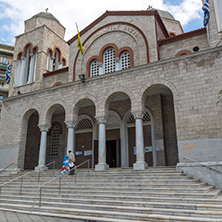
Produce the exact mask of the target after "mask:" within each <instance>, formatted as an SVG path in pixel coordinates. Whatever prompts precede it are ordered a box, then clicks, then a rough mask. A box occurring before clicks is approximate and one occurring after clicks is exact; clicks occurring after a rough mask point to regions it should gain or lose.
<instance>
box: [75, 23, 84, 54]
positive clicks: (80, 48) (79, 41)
mask: <svg viewBox="0 0 222 222" xmlns="http://www.w3.org/2000/svg"><path fill="white" fill-rule="evenodd" d="M76 28H77V33H78V42H77V47H78V48H79V50H80V52H81V54H83V47H82V43H81V39H80V34H79V29H78V26H77V23H76Z"/></svg>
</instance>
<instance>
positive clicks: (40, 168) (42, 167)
mask: <svg viewBox="0 0 222 222" xmlns="http://www.w3.org/2000/svg"><path fill="white" fill-rule="evenodd" d="M46 170H48V167H46V166H36V167H35V171H36V172H39V171H40V172H43V171H46Z"/></svg>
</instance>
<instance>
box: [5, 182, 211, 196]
mask: <svg viewBox="0 0 222 222" xmlns="http://www.w3.org/2000/svg"><path fill="white" fill-rule="evenodd" d="M38 187H39V186H38V185H33V186H26V185H23V186H22V191H23V192H32V191H36V190H37V189H38ZM61 187H63V188H64V187H65V189H66V191H65V192H66V193H73V192H75V193H77V192H83V193H86V192H93V193H101V192H103V193H104V192H107V193H113V192H115V193H121V192H122V193H127V194H134V193H136V194H137V193H140V194H144V195H145V194H147V193H156V192H159V193H165V192H167V193H171V194H172V193H189V192H192V193H208V192H210V191H212V190H213V189H214V186H205V187H200V188H192V187H191V188H190V187H188V188H185V187H182V188H180V187H179V188H174V187H170V188H169V187H163V186H162V187H157V186H153V187H127V186H122V187H116V186H114V185H113V186H101V187H100V186H78V185H75V186H74V185H73V186H70V184H69V186H68V185H66V184H65V185H64V184H62V185H61ZM43 189H44V191H45V192H57V190H58V184H57V185H54V186H52V185H47V186H46V187H44V188H43ZM2 191H3V192H4V191H11V192H16V191H17V192H19V191H20V186H16V187H3V188H2Z"/></svg>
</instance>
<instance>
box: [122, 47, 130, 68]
mask: <svg viewBox="0 0 222 222" xmlns="http://www.w3.org/2000/svg"><path fill="white" fill-rule="evenodd" d="M128 68H130V54H129V52H128V51H125V52H123V53H122V54H121V55H120V70H122V69H128Z"/></svg>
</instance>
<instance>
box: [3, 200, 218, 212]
mask: <svg viewBox="0 0 222 222" xmlns="http://www.w3.org/2000/svg"><path fill="white" fill-rule="evenodd" d="M34 201H35V205H37V206H38V204H39V198H37V199H34V198H24V199H23V198H19V197H18V199H15V198H4V197H1V201H0V202H1V203H2V204H3V203H4V204H22V205H25V204H31V205H32V204H33V203H34ZM77 204H78V205H88V206H91V207H92V206H96V205H105V206H107V207H109V206H121V207H123V206H125V207H142V208H144V207H145V208H161V209H162V208H164V209H171V210H174V209H188V210H204V211H221V212H222V205H221V203H220V204H218V203H217V204H216V203H214V204H210V203H208V204H206V203H201V200H199V202H196V203H182V202H176V201H172V202H166V201H165V202H164V201H163V202H157V201H147V202H145V201H139V200H138V201H135V200H134V201H123V200H99V199H98V200H95V199H78V198H75V197H72V198H55V197H54V198H46V197H44V198H42V206H52V205H53V206H57V207H58V206H63V205H64V206H70V207H71V206H72V207H75V205H77Z"/></svg>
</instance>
